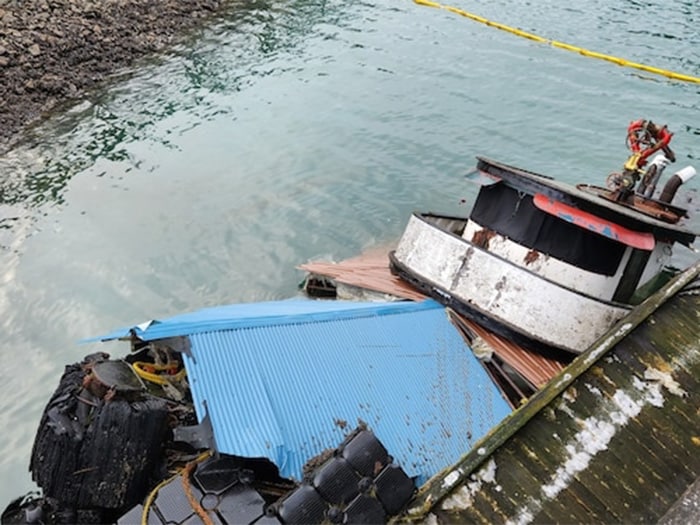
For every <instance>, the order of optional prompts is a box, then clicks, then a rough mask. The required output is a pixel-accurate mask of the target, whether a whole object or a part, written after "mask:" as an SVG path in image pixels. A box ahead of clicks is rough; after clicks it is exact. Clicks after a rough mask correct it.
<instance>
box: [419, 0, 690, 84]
mask: <svg viewBox="0 0 700 525" xmlns="http://www.w3.org/2000/svg"><path fill="white" fill-rule="evenodd" d="M413 1H414V2H415V3H416V4H419V5H423V6H426V7H434V8H436V9H445V10H446V11H450V12H452V13H455V14H457V15H460V16H464V17H466V18H469V19H470V20H474V21H475V22H479V23H481V24H485V25H487V26H490V27H495V28H496V29H500V30H501V31H507V32H508V33H512V34H514V35H517V36H520V37H523V38H527V39H529V40H534V41H535V42H539V43H541V44H549V45H551V46H553V47H558V48H559V49H564V50H566V51H572V52H574V53H579V54H581V55H583V56H587V57H591V58H597V59H599V60H607V61H608V62H612V63H614V64H617V65H618V66H624V67H631V68H635V69H640V70H642V71H646V72H648V73H653V74H655V75H661V76H664V77H667V78H671V79H673V80H680V81H682V82H694V83H696V84H700V78H699V77H694V76H691V75H683V74H682V73H674V72H673V71H668V70H667V69H661V68H658V67H652V66H647V65H644V64H639V63H637V62H630V61H629V60H625V59H624V58H619V57H614V56H611V55H604V54H603V53H596V52H595V51H589V50H587V49H583V48H582V47H577V46H572V45H570V44H565V43H564V42H557V41H556V40H550V39H548V38H542V37H541V36H537V35H534V34H532V33H527V32H526V31H522V30H520V29H516V28H514V27H510V26H507V25H504V24H499V23H498V22H493V21H492V20H488V19H487V18H484V17H482V16H478V15H475V14H472V13H468V12H467V11H463V10H462V9H458V8H456V7H452V6H446V5H442V4H438V3H437V2H431V1H430V0H413Z"/></svg>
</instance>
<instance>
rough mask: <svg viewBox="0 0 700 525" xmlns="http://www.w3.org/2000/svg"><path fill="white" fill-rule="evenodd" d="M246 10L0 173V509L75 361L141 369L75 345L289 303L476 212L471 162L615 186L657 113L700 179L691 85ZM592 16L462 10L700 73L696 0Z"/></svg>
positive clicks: (532, 7)
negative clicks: (320, 264) (339, 271)
mask: <svg viewBox="0 0 700 525" xmlns="http://www.w3.org/2000/svg"><path fill="white" fill-rule="evenodd" d="M247 4H249V5H248V6H244V7H239V8H237V9H235V10H232V12H231V13H228V14H227V15H226V16H225V17H223V18H222V19H221V20H220V21H219V22H218V23H216V24H215V25H213V26H212V27H210V28H208V29H207V30H206V31H203V32H201V33H199V34H197V35H194V36H193V38H192V40H191V41H190V42H189V43H188V44H186V45H183V46H182V47H179V48H177V49H175V50H174V51H172V52H171V53H169V54H167V55H165V56H162V57H158V58H157V59H155V60H152V61H151V62H149V63H145V64H142V65H141V66H139V67H138V68H137V69H136V70H134V71H132V72H130V73H129V74H128V75H123V76H117V77H116V78H115V79H114V82H112V83H111V85H110V86H109V87H108V88H106V89H104V90H103V91H100V92H99V93H95V94H93V95H92V96H91V97H89V98H88V99H86V100H85V101H84V102H83V103H81V104H79V105H78V106H76V107H73V108H70V109H67V110H66V111H65V112H63V113H60V114H57V115H54V116H53V118H52V119H51V120H50V121H49V122H47V123H45V124H44V125H42V126H41V127H40V128H39V129H36V130H35V131H34V132H33V133H32V136H31V137H30V138H29V140H28V142H27V143H26V144H25V145H23V146H21V147H18V148H16V149H15V150H14V151H12V152H10V153H9V154H7V155H6V156H4V157H0V348H1V349H2V356H3V366H2V368H0V403H1V407H2V409H1V410H0V426H1V427H2V428H3V431H2V434H1V435H0V507H4V505H5V504H6V503H7V502H8V501H9V500H10V498H12V497H15V496H19V495H20V494H22V493H24V492H26V491H27V490H30V489H32V488H33V484H32V482H31V479H30V476H29V474H28V472H27V467H28V463H29V454H30V450H31V444H32V441H33V438H34V433H35V431H36V425H37V423H38V421H39V417H40V415H41V411H42V410H43V407H44V405H45V403H46V401H47V399H48V397H49V396H50V394H51V393H52V392H53V390H54V388H55V387H56V385H57V382H58V378H59V375H60V374H61V372H62V370H63V366H64V364H66V363H72V362H75V361H78V360H80V359H81V358H82V357H83V356H84V355H85V354H87V353H90V352H93V351H96V350H98V349H101V350H106V351H112V352H116V353H117V355H118V353H120V352H122V351H123V350H125V347H122V346H117V347H111V346H109V345H106V346H105V345H102V346H101V345H96V346H93V345H78V344H76V341H78V340H79V339H81V338H83V337H88V336H92V335H97V334H101V333H105V332H107V331H109V330H110V329H112V328H116V327H119V326H123V325H126V324H130V323H136V322H141V321H144V320H146V319H150V318H154V317H155V318H158V317H164V316H169V315H173V314H176V313H180V312H183V311H186V310H191V309H196V308H200V307H204V306H211V305H216V304H222V303H229V302H248V301H261V300H270V299H281V298H287V297H290V296H294V295H295V294H297V293H298V291H297V284H298V283H299V281H300V280H301V278H302V277H303V274H302V273H301V272H299V271H298V270H296V269H295V266H296V265H298V264H300V263H303V262H306V261H308V260H310V259H319V258H321V259H334V260H340V259H343V258H346V257H349V256H353V255H356V254H357V253H358V252H360V251H361V250H363V249H366V248H370V247H378V246H380V247H382V246H390V245H391V244H392V243H394V242H395V241H396V239H397V238H398V236H399V235H400V233H401V231H402V229H403V226H404V224H405V222H406V220H407V219H408V216H409V214H410V212H411V211H413V210H414V209H421V210H433V211H448V212H465V213H466V211H467V205H465V204H462V203H461V200H462V199H466V200H467V202H468V201H469V199H470V198H471V197H473V194H474V191H475V190H474V189H473V188H472V187H470V186H469V185H467V184H465V183H464V179H463V177H462V175H463V174H464V173H465V172H466V171H468V169H469V168H470V167H472V166H473V164H474V156H475V155H486V156H490V157H494V158H496V159H499V160H502V161H506V162H509V163H512V164H516V165H519V166H522V167H525V168H528V169H531V170H535V171H539V172H542V173H545V174H549V175H552V176H555V177H557V178H559V179H561V180H564V181H567V182H570V183H576V182H586V183H592V184H602V183H603V181H604V179H605V176H606V175H607V174H608V173H609V172H610V171H613V170H618V169H619V167H620V166H621V164H622V162H623V161H624V160H625V158H626V154H627V151H626V147H625V140H624V136H625V130H626V126H627V124H628V123H629V122H630V121H631V120H634V119H637V118H641V117H644V118H651V119H653V120H654V121H657V122H662V123H667V124H668V125H669V127H670V128H671V130H672V131H674V132H675V137H674V139H673V143H672V145H673V146H674V150H675V151H676V153H677V155H678V161H677V162H676V164H675V165H674V166H673V167H674V168H681V167H683V166H685V165H688V164H692V163H693V162H694V163H695V165H696V167H698V168H700V161H698V160H697V159H698V158H699V157H700V111H699V110H700V96H699V95H700V88H699V87H698V85H697V84H695V85H693V84H682V83H678V82H671V81H668V80H665V79H663V78H661V77H653V76H651V75H649V74H646V73H642V72H638V71H635V70H632V69H627V68H621V67H618V66H615V65H613V64H610V63H607V62H601V61H597V60H592V59H588V58H584V57H582V56H579V55H577V54H573V53H567V52H565V51H561V50H557V49H554V48H551V47H550V46H546V45H542V44H536V43H533V42H530V41H527V40H524V39H520V38H517V37H515V36H513V35H510V34H507V33H504V32H500V31H497V30H495V29H491V28H488V27H486V26H483V25H480V24H477V23H474V22H471V21H469V20H467V19H465V18H462V17H459V16H456V15H454V14H450V13H449V12H446V11H440V10H436V9H429V8H426V7H421V6H418V5H415V4H413V3H412V2H411V1H410V0H401V1H399V0H397V1H393V2H389V1H382V2H378V1H377V2H373V1H365V2H359V1H340V0H330V1H321V0H315V1H313V0H307V1H302V0H298V1H295V2H294V1H290V2H282V1H277V2H264V3H263V2H257V3H250V2H248V3H247ZM580 4H581V5H580V7H572V3H571V2H564V1H561V0H560V1H555V0H540V1H538V2H519V1H515V0H500V1H493V2H471V1H466V0H455V1H454V2H453V5H456V6H458V7H461V8H463V9H465V10H467V11H473V12H475V13H477V14H479V15H482V16H486V17H489V18H492V19H494V20H497V21H499V22H502V23H505V24H509V25H513V26H517V27H520V28H522V29H524V30H527V31H531V32H534V33H537V34H540V35H542V36H545V37H547V38H552V39H556V40H561V41H564V42H568V43H572V44H576V45H579V46H582V47H586V48H589V49H592V50H595V51H599V52H602V53H608V54H613V55H618V56H621V57H624V58H626V59H629V60H632V61H636V62H641V63H645V64H650V65H653V66H656V67H661V68H667V69H670V70H673V71H677V72H682V73H686V74H690V75H695V76H700V55H699V53H700V36H699V35H698V29H697V28H698V25H699V23H700V5H698V4H697V2H696V1H695V0H664V1H662V0H653V1H652V0H650V1H646V2H638V1H631V0H627V1H625V0H591V1H590V2H585V3H580ZM576 5H578V4H576ZM669 170H670V168H669ZM698 185H699V183H698V182H697V180H693V181H691V182H690V183H689V184H688V185H687V188H685V190H686V193H687V194H689V195H690V196H695V195H696V194H697V188H698ZM677 203H678V202H677ZM687 206H689V207H690V208H691V209H697V207H698V206H697V203H696V202H691V203H689V204H687ZM691 224H692V225H693V226H694V227H695V229H700V227H699V226H698V224H700V223H699V220H698V219H697V218H693V219H691ZM678 256H679V261H680V262H679V264H683V263H687V262H690V261H691V260H694V255H693V254H692V253H691V252H689V251H688V250H682V249H681V250H680V251H679V252H678Z"/></svg>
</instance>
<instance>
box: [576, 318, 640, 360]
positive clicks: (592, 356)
mask: <svg viewBox="0 0 700 525" xmlns="http://www.w3.org/2000/svg"><path fill="white" fill-rule="evenodd" d="M631 328H632V323H624V324H623V325H622V326H620V328H618V329H617V330H616V331H615V332H614V333H612V334H610V335H609V336H608V337H607V338H606V339H605V341H603V342H602V343H600V344H599V345H598V346H596V347H595V348H594V349H593V350H591V352H590V353H589V354H588V355H587V356H586V357H585V358H584V360H583V362H584V363H586V364H587V365H589V364H591V363H593V362H594V361H597V360H598V358H599V357H600V356H601V354H603V353H605V352H606V351H607V350H608V349H609V348H610V345H611V343H612V342H613V341H614V340H615V339H617V338H618V337H620V336H622V335H624V334H626V333H627V332H629V331H630V329H631Z"/></svg>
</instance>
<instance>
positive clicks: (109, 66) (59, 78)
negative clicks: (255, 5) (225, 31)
mask: <svg viewBox="0 0 700 525" xmlns="http://www.w3.org/2000/svg"><path fill="white" fill-rule="evenodd" d="M227 3H230V2H226V0H0V154H1V153H3V152H4V151H7V150H8V149H9V148H10V147H12V145H13V144H14V143H15V142H16V141H17V140H18V138H19V136H20V133H21V131H22V129H23V128H24V127H25V126H27V125H29V124H31V123H32V122H35V121H36V120H37V119H40V118H41V117H42V116H43V115H45V114H46V113H47V112H48V111H50V110H51V109H52V108H54V107H55V106H56V105H57V104H60V103H62V102H66V101H69V100H71V99H78V98H79V97H80V96H81V95H82V94H83V93H85V91H86V90H89V89H91V88H93V87H95V86H96V85H97V84H98V83H100V82H101V81H102V80H103V79H104V78H105V77H106V76H107V75H109V74H110V73H114V72H116V71H119V70H120V69H122V68H124V67H125V66H128V65H130V64H132V63H133V62H134V61H135V60H136V59H137V58H139V57H142V56H143V55H145V54H148V53H153V52H157V51H161V50H163V49H164V48H166V47H167V46H169V45H171V44H173V43H174V42H176V41H177V39H178V37H179V36H182V35H183V34H184V33H186V32H187V31H188V30H190V29H192V28H195V27H197V26H200V25H202V24H203V23H205V22H206V21H207V19H208V18H209V17H211V16H212V15H213V14H214V13H216V12H217V11H218V10H219V9H221V8H223V7H224V5H225V4H227Z"/></svg>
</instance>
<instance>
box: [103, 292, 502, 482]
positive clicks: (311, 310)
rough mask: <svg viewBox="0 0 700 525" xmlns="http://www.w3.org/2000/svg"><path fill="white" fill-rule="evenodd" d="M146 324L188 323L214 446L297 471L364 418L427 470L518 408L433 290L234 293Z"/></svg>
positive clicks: (413, 464)
mask: <svg viewBox="0 0 700 525" xmlns="http://www.w3.org/2000/svg"><path fill="white" fill-rule="evenodd" d="M128 333H129V330H126V332H123V331H122V332H115V333H114V334H111V336H112V337H120V336H121V335H126V334H128ZM138 335H139V336H141V337H142V338H144V339H148V340H153V339H159V338H165V337H172V336H177V335H189V338H190V342H191V356H185V365H186V368H187V372H188V377H189V381H190V386H191V389H192V394H193V398H194V402H195V407H196V410H197V416H198V418H199V420H200V421H201V420H202V419H203V418H204V416H205V415H206V414H207V413H208V415H209V418H210V421H211V425H212V428H213V432H214V438H215V442H216V448H217V449H218V450H219V451H220V452H222V453H226V454H233V455H238V456H245V457H267V458H269V459H270V460H271V461H273V462H274V463H275V464H276V465H277V466H278V467H279V469H280V473H281V474H282V475H283V476H287V477H292V478H296V479H301V478H302V467H303V465H304V463H306V461H308V460H309V459H311V458H313V457H314V456H316V455H318V454H319V453H321V452H323V451H324V450H326V449H331V448H335V447H336V446H337V445H338V444H339V443H340V442H341V441H342V440H343V438H344V437H345V436H346V435H347V434H348V433H349V432H350V431H351V430H352V429H353V428H355V427H356V426H357V425H358V424H361V423H363V422H364V423H366V424H367V426H368V428H370V429H371V430H372V431H374V433H375V434H376V435H377V437H378V438H379V439H380V440H381V441H382V443H384V445H385V446H386V447H387V449H388V450H389V453H390V454H392V455H393V456H394V458H395V459H396V461H397V462H398V463H399V464H400V465H401V466H402V467H403V468H404V470H405V471H406V472H407V473H408V474H409V475H410V476H418V478H419V480H418V481H419V482H422V481H424V480H425V479H427V478H428V477H429V476H431V475H433V474H435V473H437V472H438V471H439V470H441V469H443V468H444V467H446V466H448V465H450V464H452V463H454V462H455V461H457V459H458V458H459V457H460V456H461V455H462V454H464V453H465V452H466V451H468V450H469V449H470V448H471V446H472V444H473V443H474V442H475V441H476V440H478V439H479V438H481V437H482V436H483V435H484V434H485V433H486V432H487V431H488V430H489V429H490V428H491V427H493V426H494V425H495V424H496V423H498V422H499V421H500V420H501V419H503V418H504V417H505V416H506V415H507V414H508V413H509V412H510V408H509V407H508V405H507V404H506V402H505V401H504V400H503V398H502V397H501V395H500V393H499V391H498V389H497V388H496V387H495V386H494V384H493V383H492V382H491V380H490V379H489V377H488V376H487V374H486V372H485V371H484V369H483V367H482V366H481V364H480V363H479V362H478V360H477V359H476V358H475V357H474V356H473V354H472V352H471V351H470V349H469V348H468V347H467V346H466V344H465V342H464V340H463V339H462V338H461V336H460V335H459V334H458V332H457V330H455V328H454V327H453V326H452V325H451V323H450V322H449V320H448V318H447V315H446V313H445V310H444V308H443V307H441V306H440V305H439V304H438V303H436V302H434V301H432V300H428V301H424V302H422V303H413V302H399V303H396V302H394V303H366V302H360V303H353V302H343V301H308V300H301V301H281V302H275V303H258V304H251V305H234V306H230V307H221V308H214V309H208V310H203V311H200V312H196V313H193V314H186V315H182V316H177V317H175V318H172V319H169V320H166V321H163V322H160V323H157V324H153V325H151V326H150V327H148V328H147V329H146V330H145V331H141V332H140V333H138ZM106 338H107V336H104V337H102V338H101V339H106Z"/></svg>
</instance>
